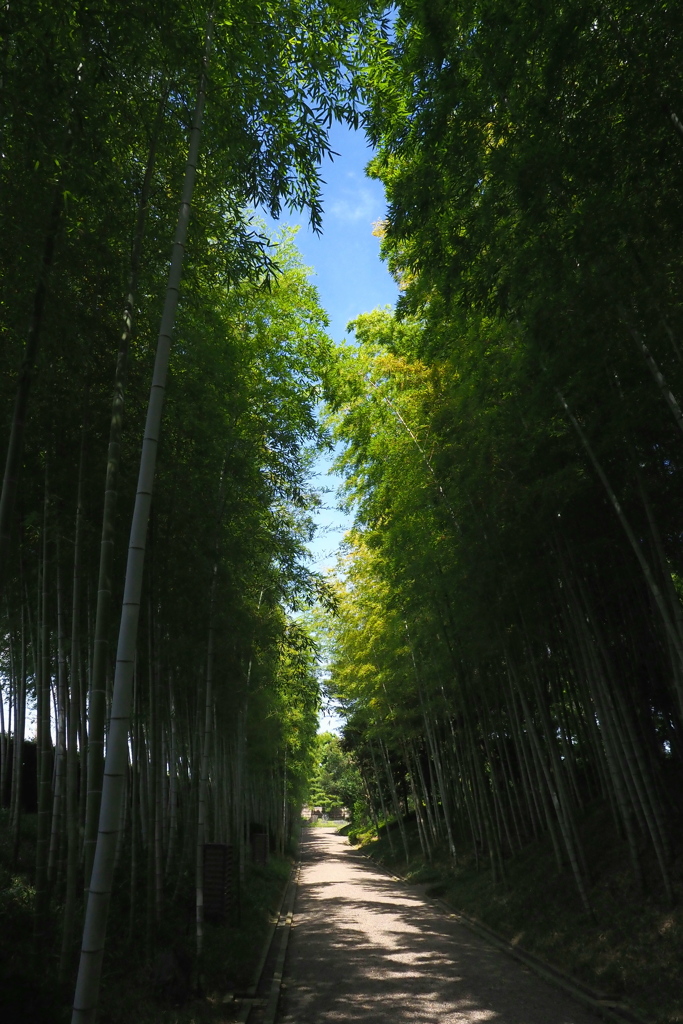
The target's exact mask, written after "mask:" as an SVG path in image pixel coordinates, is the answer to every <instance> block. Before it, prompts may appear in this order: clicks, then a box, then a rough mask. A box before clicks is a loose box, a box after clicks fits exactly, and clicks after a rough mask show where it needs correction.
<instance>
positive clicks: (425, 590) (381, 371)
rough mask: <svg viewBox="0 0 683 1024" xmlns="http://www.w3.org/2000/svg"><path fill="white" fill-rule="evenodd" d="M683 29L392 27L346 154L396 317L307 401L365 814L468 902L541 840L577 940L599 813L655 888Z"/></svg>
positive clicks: (430, 18)
mask: <svg viewBox="0 0 683 1024" xmlns="http://www.w3.org/2000/svg"><path fill="white" fill-rule="evenodd" d="M682 31H683V23H682V21H681V12H680V8H677V7H674V6H673V5H660V4H649V3H637V4H621V3H618V2H617V3H585V2H581V0H579V2H570V3H568V4H562V5H559V6H558V5H554V6H553V5H548V4H543V3H534V2H531V3H523V4H514V5H512V4H507V3H505V2H496V3H495V4H493V3H486V2H484V3H473V4H461V3H455V4H451V3H432V2H429V3H423V2H419V0H416V2H414V3H405V4H401V5H400V7H399V13H398V17H397V21H396V24H395V39H394V42H393V45H392V49H391V60H392V61H393V66H392V67H391V70H389V71H388V70H387V68H386V67H385V68H383V69H382V73H381V74H379V73H378V74H377V76H376V79H375V81H374V86H373V88H374V98H373V100H372V101H371V108H370V116H369V129H370V133H371V135H372V138H373V141H374V143H375V145H376V147H377V155H376V157H375V158H374V160H373V162H372V164H371V166H370V170H371V173H372V174H374V175H375V176H377V177H378V178H380V179H381V180H382V182H383V183H384V185H385V188H386V191H387V196H388V201H389V209H388V216H387V219H386V222H385V223H384V224H383V225H382V226H381V231H382V233H383V248H384V255H385V257H386V259H387V260H388V261H389V265H390V266H391V268H392V270H393V272H394V273H395V275H396V276H397V278H398V280H399V281H400V283H401V287H402V294H401V298H400V301H399V303H398V308H397V311H396V313H395V314H392V313H390V312H388V311H385V312H381V311H376V312H375V313H372V314H366V315H364V316H361V317H359V318H358V319H357V321H356V322H355V324H354V325H353V326H354V328H355V334H356V341H357V344H356V345H348V346H347V347H346V348H345V349H344V350H343V351H342V352H340V354H339V357H338V360H337V366H336V376H335V379H334V384H333V386H332V387H331V389H330V393H329V411H330V417H331V421H332V422H333V423H334V428H335V430H336V435H337V438H338V440H339V443H340V444H341V445H342V447H343V454H342V455H341V456H340V459H339V466H340V470H341V471H342V472H343V473H344V475H345V480H346V484H345V486H346V495H347V499H348V502H349V506H350V507H352V508H353V509H355V517H356V518H355V525H354V528H353V530H352V531H351V533H350V534H349V536H348V538H347V544H346V549H345V553H344V555H343V557H342V559H341V561H340V567H339V571H338V574H337V577H338V583H337V586H338V594H339V604H340V615H339V618H338V620H337V622H336V625H333V627H332V629H333V634H334V643H335V649H334V653H333V656H332V687H333V689H334V690H335V691H336V692H337V693H338V695H339V697H340V700H341V701H342V704H343V706H344V708H345V714H346V720H347V724H346V743H347V746H348V747H349V748H352V749H353V750H354V751H355V754H356V759H357V762H358V764H359V766H360V768H361V769H362V773H363V780H364V793H365V796H364V803H365V807H366V813H368V814H369V815H371V816H372V817H373V818H374V820H375V822H376V823H377V822H381V821H382V820H384V821H387V820H393V821H396V822H397V826H396V827H395V828H394V829H393V830H392V832H390V837H391V838H392V842H393V843H394V844H395V845H396V844H398V849H399V851H400V849H401V844H405V843H406V827H405V819H406V815H407V814H410V815H411V817H412V816H414V817H415V820H416V825H417V829H418V832H419V837H420V842H421V844H422V850H423V854H424V856H425V858H427V859H428V858H430V857H431V856H432V855H433V853H434V851H435V849H446V850H450V855H451V857H453V858H456V857H461V856H466V857H467V858H468V860H469V859H471V858H475V859H476V860H477V861H479V862H483V863H485V864H486V865H488V866H489V867H490V869H491V870H492V873H493V878H494V881H495V880H496V879H497V880H499V881H501V880H504V878H505V872H506V862H507V861H508V859H509V858H510V856H512V855H514V854H515V852H516V851H518V850H521V849H523V848H524V847H525V846H526V844H529V843H531V842H533V841H534V840H535V839H540V838H544V841H547V842H548V843H549V844H550V843H551V844H552V850H553V853H554V858H555V861H556V864H557V867H558V870H560V871H562V872H566V873H567V876H568V877H569V878H570V879H573V883H572V884H573V885H574V892H575V898H576V900H577V904H578V905H579V906H582V907H583V909H584V911H585V912H586V913H587V914H590V913H591V911H592V907H591V899H590V891H591V890H590V885H591V881H592V878H593V872H594V864H592V863H591V862H590V860H589V858H588V857H587V856H586V853H585V849H584V843H583V840H582V826H583V822H584V821H585V819H586V816H587V815H588V814H589V813H594V812H595V809H596V808H601V809H602V811H601V813H602V814H603V815H604V817H603V818H602V819H600V820H601V821H602V822H603V824H602V826H601V827H602V828H603V829H604V844H617V845H619V846H620V848H621V849H623V850H624V851H625V855H626V856H627V857H628V863H629V864H630V872H631V878H632V887H633V892H635V893H637V892H638V890H639V889H640V890H641V891H642V887H647V888H648V889H649V890H650V891H651V892H652V893H653V894H654V898H655V899H659V900H661V902H662V904H664V905H666V904H667V902H671V901H672V900H673V899H674V898H675V894H676V888H677V884H678V882H677V879H680V867H681V862H680V854H679V852H678V851H679V849H680V829H681V812H682V810H683V806H682V804H681V792H683V789H682V786H681V783H682V782H683V745H682V742H681V738H682V735H683V732H682V730H683V613H682V606H681V596H682V594H683V586H682V581H683V548H682V533H681V509H682V507H683V504H682V500H681V499H682V497H683V490H682V485H681V476H680V466H681V459H682V454H683V437H682V436H681V428H682V426H683V420H682V419H681V411H680V410H681V405H680V403H681V401H683V367H682V365H681V345H682V341H681V339H682V338H683V305H682V298H683V295H682V293H681V278H680V267H681V262H682V257H683V250H682V245H683V242H682V239H683V231H682V228H683V193H682V192H681V182H682V181H683V178H682V174H683V135H682V134H681V118H682V117H683V93H682V91H681V81H680V75H679V69H678V61H677V56H676V54H677V50H678V48H679V44H680V41H681V38H682ZM610 822H611V824H610ZM405 853H406V857H407V856H408V850H407V848H406V851H405ZM624 898H627V897H626V890H625V892H624ZM636 898H637V897H636Z"/></svg>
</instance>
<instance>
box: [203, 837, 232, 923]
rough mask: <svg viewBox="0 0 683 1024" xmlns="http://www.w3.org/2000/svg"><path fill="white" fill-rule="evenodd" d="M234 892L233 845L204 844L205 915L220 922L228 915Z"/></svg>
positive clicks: (208, 919) (207, 918)
mask: <svg viewBox="0 0 683 1024" xmlns="http://www.w3.org/2000/svg"><path fill="white" fill-rule="evenodd" d="M231 892H232V846H227V845H226V844H225V843H205V844H204V917H205V918H206V920H207V921H213V922H215V923H216V924H220V923H221V922H222V921H225V919H226V918H227V916H228V911H229V909H230V897H231Z"/></svg>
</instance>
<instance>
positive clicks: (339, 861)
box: [278, 829, 598, 1024]
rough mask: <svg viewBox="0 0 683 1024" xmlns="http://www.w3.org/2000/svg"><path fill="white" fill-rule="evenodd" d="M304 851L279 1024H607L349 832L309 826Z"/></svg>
mask: <svg viewBox="0 0 683 1024" xmlns="http://www.w3.org/2000/svg"><path fill="white" fill-rule="evenodd" d="M301 853H302V866H301V876H300V881H299V888H298V893H297V898H296V904H295V908H294V924H293V927H292V931H291V936H290V940H289V947H288V953H287V961H286V966H285V974H284V986H283V991H282V995H281V1002H280V1014H279V1017H278V1021H279V1024H332V1022H344V1024H351V1022H354V1024H355V1022H359V1024H363V1022H365V1024H370V1022H372V1024H437V1022H438V1024H475V1022H480V1021H491V1022H492V1024H596V1022H597V1020H598V1018H597V1017H596V1016H594V1015H593V1014H592V1013H590V1012H589V1011H588V1010H586V1009H585V1008H584V1007H583V1006H581V1005H580V1004H579V1003H577V1002H575V1001H574V1000H573V999H572V998H571V997H570V996H568V995H566V994H565V993H563V992H562V991H560V990H558V989H557V988H555V987H554V986H552V985H550V984H548V983H547V982H545V981H543V980H542V979H541V978H539V977H537V976H536V975H535V974H533V973H531V972H530V971H529V970H528V969H526V968H525V967H524V966H523V965H521V964H519V963H518V962H516V961H515V960H513V959H512V958H511V957H509V956H508V955H506V954H505V953H503V952H501V951H500V950H498V949H496V948H495V947H494V946H491V945H490V944H488V943H487V942H486V941H485V940H484V939H481V938H479V937H478V936H477V935H475V934H474V933H473V932H471V931H470V930H469V929H468V928H466V927H465V926H463V925H461V924H459V923H458V922H457V921H455V920H453V919H452V918H450V917H449V916H448V914H447V913H446V912H445V911H444V910H443V909H441V908H440V907H439V906H438V905H437V904H436V903H435V902H434V901H432V900H429V899H426V898H424V897H422V896H421V895H418V894H416V892H415V890H414V889H412V888H410V887H409V886H407V885H405V884H403V883H401V882H398V881H395V880H394V879H393V878H391V877H390V876H388V875H385V874H383V873H382V872H381V871H379V870H377V869H376V868H375V867H374V866H373V865H372V864H370V863H369V862H368V861H367V860H366V859H365V858H364V857H363V856H361V855H360V854H359V853H358V852H357V851H355V850H354V849H353V847H352V846H350V845H349V842H348V840H347V839H345V838H343V837H342V836H338V835H336V834H335V833H332V832H330V831H328V830H326V829H305V830H304V832H303V835H302V846H301Z"/></svg>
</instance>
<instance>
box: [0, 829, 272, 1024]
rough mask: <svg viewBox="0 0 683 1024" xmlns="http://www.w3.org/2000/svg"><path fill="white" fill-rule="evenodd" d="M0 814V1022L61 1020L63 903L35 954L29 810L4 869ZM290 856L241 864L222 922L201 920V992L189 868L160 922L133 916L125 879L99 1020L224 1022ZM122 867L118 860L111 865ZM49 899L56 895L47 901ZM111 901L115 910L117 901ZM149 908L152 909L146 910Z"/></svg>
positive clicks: (243, 984) (259, 945) (254, 957)
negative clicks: (16, 853) (17, 847)
mask: <svg viewBox="0 0 683 1024" xmlns="http://www.w3.org/2000/svg"><path fill="white" fill-rule="evenodd" d="M5 818H6V815H5V814H4V813H3V812H0V1020H2V1022H3V1024H68V1021H69V1020H70V1019H71V1010H70V1006H71V1000H72V997H73V985H74V978H75V967H76V958H75V957H74V965H73V968H72V970H71V971H70V975H69V980H68V981H67V982H65V983H64V984H60V982H59V980H58V950H59V930H58V927H57V922H58V920H59V919H60V918H59V912H60V910H61V907H59V906H55V905H53V918H52V919H51V920H50V922H49V927H48V934H47V938H46V942H45V945H44V950H43V952H42V953H41V954H39V955H36V954H35V953H34V949H33V933H34V900H35V890H34V888H33V865H32V857H33V854H34V850H35V816H32V815H26V816H25V818H24V821H23V843H22V849H21V852H20V858H19V863H18V865H17V867H16V868H15V869H13V868H12V867H11V863H10V856H9V850H8V841H9V840H8V829H7V828H6V825H5ZM291 864H292V862H291V860H289V859H287V858H277V857H271V858H270V859H269V862H268V864H267V866H266V867H259V866H257V865H247V869H246V875H245V880H244V885H243V886H242V887H241V890H240V894H239V901H238V900H237V899H235V900H234V904H233V909H232V912H231V915H230V918H229V920H228V922H227V923H226V924H224V925H212V924H209V923H207V924H206V932H205V956H204V963H203V966H202V979H201V980H202V995H201V996H198V995H197V994H196V992H195V976H194V957H193V954H194V875H193V873H192V872H190V871H188V872H187V873H186V874H184V875H182V876H181V881H180V884H178V885H176V886H175V890H176V892H175V899H173V898H172V894H171V896H170V897H169V898H168V900H167V902H166V904H165V906H164V908H163V913H162V916H161V920H160V922H159V924H158V925H154V924H152V922H151V921H150V920H149V916H148V915H147V913H146V908H145V907H144V906H141V907H140V908H139V912H138V914H137V915H136V916H135V918H134V920H133V922H132V928H131V921H130V915H129V902H130V901H129V899H128V895H127V892H126V891H125V890H126V885H125V883H123V882H122V883H121V884H120V891H119V893H118V894H117V897H118V898H115V899H114V900H113V901H112V903H113V909H112V913H111V915H110V922H109V929H108V946H107V953H106V956H105V964H104V969H103V978H102V999H101V1010H100V1015H99V1018H98V1020H99V1022H100V1024H131V1022H132V1021H135V1024H228V1022H229V1021H231V1020H233V1019H234V1005H236V1004H233V1003H232V996H233V995H234V994H236V993H237V994H239V993H240V992H241V991H244V990H246V989H247V988H248V987H249V985H250V984H251V983H252V981H253V972H254V969H255V967H256V964H257V962H258V960H259V957H260V954H261V951H262V949H263V945H264V941H265V939H266V936H267V934H268V930H269V921H270V919H271V917H272V915H273V913H274V912H275V911H276V909H277V907H278V904H279V902H280V897H281V895H282V892H283V890H284V886H285V884H286V882H287V879H288V877H289V874H290V871H291ZM119 874H120V876H121V878H122V879H123V877H124V876H125V875H126V870H125V861H124V863H122V865H121V871H120V872H119ZM53 904H54V901H53ZM117 907H118V908H119V910H118V911H117V909H116V908H117ZM150 916H151V915H150Z"/></svg>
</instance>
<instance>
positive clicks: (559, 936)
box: [344, 807, 683, 1024]
mask: <svg viewBox="0 0 683 1024" xmlns="http://www.w3.org/2000/svg"><path fill="white" fill-rule="evenodd" d="M344 831H346V830H344ZM581 837H582V841H583V846H584V852H585V855H586V861H587V863H588V864H590V865H591V878H590V886H589V898H590V902H591V905H592V907H593V911H594V918H593V919H591V918H590V917H589V916H588V915H587V914H585V913H584V912H583V911H582V908H581V905H580V902H579V898H578V895H577V891H576V888H575V885H574V882H573V879H572V876H571V873H570V871H569V869H568V868H567V869H566V870H565V871H564V872H562V873H560V872H558V870H557V867H556V864H555V860H554V857H553V851H552V847H551V845H550V840H549V839H543V840H541V841H538V842H534V843H531V844H529V845H528V846H527V847H525V848H524V849H523V850H521V851H520V852H519V853H517V854H516V856H514V857H512V858H510V859H509V860H507V861H506V862H505V879H504V880H499V881H497V882H496V883H494V882H493V879H492V873H491V868H490V866H489V865H488V864H483V863H480V864H479V865H478V866H477V865H476V864H475V863H474V859H473V857H472V855H471V853H470V854H466V853H464V852H463V853H462V854H461V855H459V856H458V863H457V866H455V867H454V866H453V864H452V862H451V861H450V858H449V857H448V853H447V851H446V850H445V849H441V850H436V851H435V852H434V854H433V857H432V861H431V863H429V862H427V861H426V859H425V858H424V857H423V856H422V854H421V851H420V846H419V842H418V836H417V830H416V826H415V824H414V822H413V823H412V827H411V828H410V827H409V851H410V858H409V860H408V863H406V859H405V856H404V854H403V851H402V845H401V839H400V835H399V834H398V830H397V829H395V827H394V828H392V843H393V851H392V849H391V847H390V844H389V837H388V835H387V833H386V829H381V830H380V837H379V839H375V838H374V836H373V835H371V834H369V833H368V834H365V835H359V836H356V837H354V838H355V840H356V841H358V840H360V842H361V849H362V852H363V853H365V854H366V855H368V856H370V857H371V858H372V859H373V860H375V861H376V862H377V863H379V864H382V865H384V866H385V867H387V868H390V869H391V870H392V871H394V872H395V873H396V874H399V875H400V876H401V877H403V878H405V879H406V880H407V881H408V882H410V883H414V884H420V883H421V884H422V885H423V886H424V891H425V893H426V894H427V895H429V896H434V897H440V898H441V899H442V900H444V901H445V902H446V903H447V904H448V905H449V906H451V907H453V909H454V910H460V911H462V912H463V913H465V914H466V915H468V916H470V917H473V918H475V919H476V920H478V921H480V922H482V923H483V924H485V925H486V926H488V927H489V928H491V929H493V930H494V931H496V932H497V933H498V934H499V935H501V936H502V937H503V938H505V939H507V941H508V942H511V943H512V944H513V945H515V946H516V947H519V948H520V949H522V950H526V951H528V952H530V953H532V954H534V955H535V956H537V957H539V958H540V959H541V960H543V961H544V962H546V963H549V964H552V965H554V966H555V967H557V968H558V969H560V970H561V971H563V972H566V973H567V974H569V975H570V976H572V977H574V978H576V979H578V980H579V981H581V982H583V983H584V984H586V985H588V986H590V987H592V988H593V989H595V990H597V991H599V992H600V993H601V994H605V995H607V996H610V997H612V998H614V999H615V1000H618V1001H621V1002H624V1003H625V1004H627V1005H628V1006H630V1007H631V1008H632V1009H633V1010H634V1011H635V1012H636V1013H637V1014H638V1015H639V1016H642V1017H643V1019H645V1020H647V1021H651V1022H652V1024H681V1022H683V856H682V855H681V850H680V844H679V845H678V851H679V852H678V855H677V859H676V860H675V862H674V863H673V865H672V875H673V878H674V893H675V904H674V906H670V905H668V904H667V902H666V900H665V898H664V895H663V892H662V889H661V885H660V882H659V879H658V877H657V866H656V862H655V861H654V858H652V862H650V861H649V859H648V857H647V855H644V857H643V864H644V869H645V876H646V878H647V879H648V880H649V883H650V884H649V886H648V889H647V891H646V892H644V893H643V892H639V891H638V888H637V886H636V885H635V883H634V880H633V877H632V875H631V873H630V870H629V864H628V860H627V855H626V851H625V849H624V848H623V845H622V844H621V843H620V842H619V841H618V840H616V839H615V837H614V834H613V826H612V823H611V819H610V818H609V815H608V814H607V812H606V811H605V810H604V808H601V807H597V808H594V809H593V811H592V812H591V813H590V814H589V815H588V816H587V818H586V819H585V820H584V822H583V823H582V825H581Z"/></svg>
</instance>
